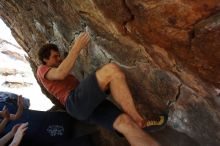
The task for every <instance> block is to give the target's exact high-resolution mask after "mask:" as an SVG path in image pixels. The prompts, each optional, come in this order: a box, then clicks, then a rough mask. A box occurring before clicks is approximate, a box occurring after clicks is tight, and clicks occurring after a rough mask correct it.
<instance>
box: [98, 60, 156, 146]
mask: <svg viewBox="0 0 220 146" xmlns="http://www.w3.org/2000/svg"><path fill="white" fill-rule="evenodd" d="M96 77H97V81H98V84H99V86H100V88H101V90H102V91H106V90H108V89H110V91H111V94H112V96H113V99H114V100H115V101H116V102H117V103H118V104H119V105H120V106H121V108H122V109H123V110H124V112H125V114H121V115H119V116H118V117H117V119H116V120H115V121H114V123H113V127H114V128H115V129H116V130H117V131H118V132H120V133H122V134H123V135H124V136H125V137H126V138H127V140H128V141H129V143H130V144H131V145H133V146H134V145H137V146H142V145H143V146H147V145H151V146H157V145H158V144H157V142H156V141H155V140H154V139H153V138H151V137H150V136H149V135H148V134H146V133H145V132H144V131H143V130H142V129H141V128H143V126H144V125H143V122H144V119H143V118H142V117H141V115H140V114H139V113H138V111H137V110H136V108H135V105H134V102H133V99H132V96H131V93H130V90H129V88H128V86H127V83H126V80H125V75H124V74H123V73H122V71H121V70H120V69H119V67H118V66H117V65H116V64H113V63H111V64H107V65H105V66H104V67H102V68H101V69H100V70H98V71H97V72H96Z"/></svg>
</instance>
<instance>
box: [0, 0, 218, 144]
mask: <svg viewBox="0 0 220 146" xmlns="http://www.w3.org/2000/svg"><path fill="white" fill-rule="evenodd" d="M0 16H1V17H2V19H3V20H4V21H5V23H6V24H8V26H9V27H10V28H11V30H12V32H13V35H14V37H15V38H16V40H17V41H18V42H19V44H20V45H21V46H22V47H23V48H24V50H25V51H26V52H27V53H28V55H29V57H30V63H31V64H32V67H33V69H34V71H35V69H36V66H37V65H38V64H39V62H38V61H37V58H36V55H37V51H38V49H39V47H40V46H42V45H43V44H44V43H46V42H52V43H55V44H57V45H58V46H59V47H60V48H61V50H62V52H63V53H64V52H66V51H68V47H69V45H70V44H71V42H72V40H74V38H75V37H76V36H77V35H78V34H79V33H80V32H81V31H84V30H85V27H86V26H87V27H88V28H89V31H90V34H91V37H92V39H91V43H90V45H89V47H88V50H83V51H82V52H81V54H80V56H79V58H78V62H77V65H76V67H75V74H76V75H77V76H78V77H79V78H80V79H82V78H84V77H85V76H86V75H87V74H88V73H90V72H92V71H94V70H95V69H96V68H97V67H99V66H101V65H103V64H105V63H108V62H116V63H118V64H119V65H120V66H121V67H122V69H123V70H124V71H125V73H126V75H127V79H128V83H129V86H130V88H131V90H132V93H133V95H134V99H135V101H136V105H137V107H138V109H139V110H140V111H141V112H142V113H143V114H146V115H147V114H150V113H151V112H158V111H163V110H165V109H167V108H168V107H167V103H172V104H171V106H170V111H171V112H170V114H169V115H170V118H169V122H168V126H169V127H167V128H166V129H164V130H163V131H161V132H158V133H154V134H153V137H155V138H156V139H157V140H158V141H159V142H160V143H161V145H169V146H174V145H175V146H182V145H183V146H184V145H193V146H194V145H202V146H208V145H212V146H217V145H220V122H219V121H220V108H219V107H220V95H219V94H220V93H219V92H220V89H219V88H220V76H219V73H220V41H219V38H220V0H209V1H206V0H200V1H199V0H193V1H191V0H148V1H143V0H117V1H116V0H114V1H112V0H87V1H82V0H67V1H64V0H49V1H45V0H41V1H34V0H29V1H25V0H19V1H15V0H1V1H0ZM101 131H102V132H100V133H101V135H102V137H103V141H102V142H100V143H101V144H102V145H106V144H107V143H108V145H122V143H124V145H126V144H127V143H126V142H125V141H124V140H121V139H118V138H117V137H114V135H113V134H111V133H110V134H109V133H108V132H106V131H103V130H101ZM110 135H111V136H110ZM112 137H113V138H112ZM176 140H178V143H177V142H176ZM109 141H110V142H109ZM119 143H120V144H119Z"/></svg>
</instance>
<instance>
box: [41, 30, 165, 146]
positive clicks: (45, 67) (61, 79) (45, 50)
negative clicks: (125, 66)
mask: <svg viewBox="0 0 220 146" xmlns="http://www.w3.org/2000/svg"><path fill="white" fill-rule="evenodd" d="M89 41H90V37H89V34H88V33H86V32H84V33H81V34H80V35H79V36H78V37H77V38H76V40H75V42H74V44H73V45H72V46H71V50H70V51H69V54H68V55H67V57H66V58H65V59H64V60H62V61H61V57H60V53H59V50H58V47H57V46H56V45H54V44H46V45H44V46H43V47H41V48H40V50H39V52H38V57H39V60H40V61H41V62H42V65H40V66H39V67H38V69H37V78H38V80H39V81H40V82H41V83H42V85H43V86H44V87H45V88H46V90H47V91H48V92H49V93H50V94H52V95H53V96H55V97H56V98H57V99H58V100H59V101H60V103H61V104H63V106H64V107H65V109H66V111H67V113H69V114H70V115H71V116H72V117H74V118H76V119H78V120H81V121H86V122H89V123H97V124H99V125H101V126H103V127H105V128H107V129H109V130H112V131H114V130H116V131H117V132H119V133H121V134H122V135H124V136H125V137H126V138H127V140H128V142H129V143H130V144H131V145H138V146H142V145H144V146H146V145H147V144H149V145H158V144H157V142H155V140H154V139H153V138H151V137H150V136H149V135H148V134H147V133H145V132H144V130H146V131H147V129H154V130H156V129H159V128H161V127H163V126H164V125H165V124H166V120H167V116H165V115H163V116H160V117H159V120H158V121H157V120H155V121H152V120H149V119H144V118H143V117H142V116H141V115H140V114H139V112H138V111H137V109H136V107H135V104H134V101H133V98H132V95H131V92H130V90H129V87H128V85H127V83H126V79H125V75H124V73H123V72H122V70H121V69H120V67H119V66H118V65H116V64H115V63H110V64H106V65H104V66H103V67H102V68H100V69H98V70H97V71H96V72H94V73H92V74H90V75H88V76H87V77H86V78H85V79H83V80H82V81H81V82H79V81H78V80H77V79H76V78H75V76H73V75H71V74H70V72H71V70H72V68H73V67H74V65H75V63H76V60H77V57H78V56H79V53H80V51H81V50H82V49H83V48H86V46H87V44H88V43H89ZM109 94H111V95H112V97H113V100H114V101H115V102H116V103H117V104H118V105H119V106H120V108H121V109H122V110H119V108H118V107H117V106H116V105H114V104H113V103H112V102H110V101H108V100H106V97H107V96H108V95H109Z"/></svg>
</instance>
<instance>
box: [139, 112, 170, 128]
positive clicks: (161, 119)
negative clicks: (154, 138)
mask: <svg viewBox="0 0 220 146" xmlns="http://www.w3.org/2000/svg"><path fill="white" fill-rule="evenodd" d="M167 120H168V113H163V114H160V115H157V118H154V119H147V120H145V121H144V128H143V130H144V131H146V132H156V131H159V130H161V129H163V128H165V127H166V123H167Z"/></svg>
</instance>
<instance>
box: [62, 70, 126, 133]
mask: <svg viewBox="0 0 220 146" xmlns="http://www.w3.org/2000/svg"><path fill="white" fill-rule="evenodd" d="M107 96H108V95H107V94H106V93H105V92H103V91H102V90H101V89H100V87H99V85H98V82H97V79H96V75H95V73H93V74H91V75H89V76H88V77H87V78H85V79H84V80H82V81H81V82H80V84H79V85H78V86H77V88H76V89H75V90H74V91H72V92H71V93H70V94H69V96H68V98H67V101H66V105H65V107H66V110H67V112H68V113H69V114H70V115H71V116H72V117H74V118H76V119H78V120H81V121H85V122H88V123H96V124H99V125H101V126H103V127H105V128H107V129H109V130H111V131H112V130H114V129H113V127H112V126H113V123H114V121H115V119H116V118H117V117H118V116H119V115H120V114H121V113H122V112H121V111H120V110H119V109H118V108H117V106H115V105H114V104H113V103H111V102H110V101H108V100H106V97H107Z"/></svg>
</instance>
